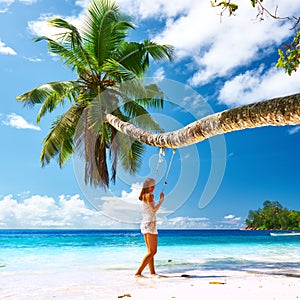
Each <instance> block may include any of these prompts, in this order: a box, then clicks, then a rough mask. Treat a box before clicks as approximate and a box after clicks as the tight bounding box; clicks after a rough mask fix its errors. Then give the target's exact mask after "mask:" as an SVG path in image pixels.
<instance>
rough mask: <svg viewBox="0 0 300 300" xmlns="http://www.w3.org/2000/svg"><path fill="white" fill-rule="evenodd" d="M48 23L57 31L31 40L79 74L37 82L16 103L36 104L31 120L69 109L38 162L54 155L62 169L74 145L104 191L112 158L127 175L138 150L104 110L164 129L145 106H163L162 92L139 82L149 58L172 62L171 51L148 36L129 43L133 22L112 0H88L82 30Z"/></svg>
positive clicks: (137, 161)
mask: <svg viewBox="0 0 300 300" xmlns="http://www.w3.org/2000/svg"><path fill="white" fill-rule="evenodd" d="M48 23H49V25H51V26H53V27H54V28H57V29H59V32H60V33H59V34H57V35H56V36H55V38H53V37H52V38H50V37H46V36H42V37H37V38H35V41H37V42H39V41H46V42H47V44H48V49H49V51H50V52H51V53H52V54H54V55H56V56H59V57H60V58H61V61H62V63H63V64H64V65H65V66H67V67H68V68H70V69H71V70H72V71H73V72H74V73H76V77H77V78H76V79H75V80H71V81H61V82H49V83H46V84H43V85H41V86H39V87H37V88H35V89H33V90H31V91H29V92H27V93H24V94H23V95H20V96H19V97H17V100H18V101H20V102H22V103H23V104H24V105H25V106H29V107H32V106H35V105H39V106H40V111H39V113H38V116H37V122H40V119H41V118H42V117H43V116H44V115H45V114H46V113H52V112H53V111H54V110H55V109H57V108H58V107H62V108H65V107H66V106H68V108H67V111H66V112H65V113H64V114H62V115H61V116H59V117H56V119H55V121H54V122H53V123H52V125H51V129H50V132H49V134H48V135H47V136H46V138H45V139H44V141H43V149H42V152H41V162H42V165H43V166H44V165H45V164H47V163H49V162H50V161H51V159H53V158H54V159H56V160H57V162H58V164H59V166H61V167H62V166H63V165H64V164H65V162H66V161H67V159H68V158H69V157H70V156H71V155H73V153H74V151H75V150H76V151H77V153H79V154H80V155H81V157H83V158H84V159H85V182H86V183H87V184H90V185H94V186H98V187H103V188H106V187H108V186H109V182H110V181H112V182H114V181H115V179H116V172H117V162H120V163H121V165H122V167H123V168H124V169H125V170H128V171H129V172H133V173H134V172H135V171H136V170H137V168H138V167H139V166H140V165H141V160H142V155H143V150H144V147H143V145H142V144H141V143H139V142H137V141H134V140H132V139H130V138H128V137H125V136H122V134H120V133H118V134H117V132H116V130H115V129H114V128H113V127H112V126H111V125H110V124H108V123H106V122H105V115H107V114H108V113H112V114H113V113H115V114H116V115H117V116H118V118H120V119H121V120H123V121H129V120H130V122H132V123H133V124H136V125H139V126H141V127H144V128H145V129H148V130H155V131H162V129H161V128H160V126H159V125H158V124H157V123H156V122H155V121H154V120H153V119H152V117H151V115H150V114H149V112H148V109H149V108H150V107H153V108H163V103H164V95H163V93H162V92H161V91H160V90H159V88H158V87H157V86H156V85H153V84H152V85H148V86H145V85H144V84H143V82H142V80H141V79H142V77H143V75H144V74H145V72H146V71H147V70H148V67H149V65H150V59H153V60H156V61H166V60H172V57H173V48H172V47H171V46H169V45H158V44H156V43H155V42H153V41H149V40H145V41H143V42H142V43H137V42H129V41H127V37H128V31H129V30H131V29H134V25H133V23H132V22H131V20H130V18H129V17H127V16H125V15H123V14H122V13H121V12H120V10H119V8H118V6H117V5H116V3H115V2H113V0H91V2H90V5H89V7H88V10H87V12H86V15H85V18H84V22H83V25H82V28H80V29H79V28H76V27H75V26H73V25H72V24H70V23H68V22H67V21H66V20H63V19H60V18H53V19H51V20H49V21H48ZM66 100H67V101H66ZM109 164H110V165H111V170H109V167H108V165H109Z"/></svg>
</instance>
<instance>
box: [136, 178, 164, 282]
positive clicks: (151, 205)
mask: <svg viewBox="0 0 300 300" xmlns="http://www.w3.org/2000/svg"><path fill="white" fill-rule="evenodd" d="M154 188H155V180H154V179H153V178H147V179H146V180H145V182H144V184H143V188H142V191H141V194H140V196H139V199H140V200H141V201H142V217H143V220H142V222H141V232H142V233H143V234H144V239H145V243H146V246H147V249H148V253H147V254H146V256H145V257H144V258H143V260H142V263H141V265H140V267H139V268H138V270H137V272H136V274H135V276H137V277H139V276H142V272H143V270H144V269H145V267H146V266H147V265H148V267H149V271H150V274H151V275H156V273H155V268H154V255H155V254H156V252H157V229H156V212H157V211H158V210H159V208H160V206H161V205H162V203H163V202H164V199H165V198H164V193H161V194H160V201H159V202H158V204H156V203H155V202H154V195H153V194H152V193H153V191H154Z"/></svg>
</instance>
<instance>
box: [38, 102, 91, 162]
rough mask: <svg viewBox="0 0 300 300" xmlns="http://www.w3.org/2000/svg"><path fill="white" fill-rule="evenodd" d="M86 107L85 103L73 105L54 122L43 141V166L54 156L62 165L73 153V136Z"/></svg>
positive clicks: (41, 157)
mask: <svg viewBox="0 0 300 300" xmlns="http://www.w3.org/2000/svg"><path fill="white" fill-rule="evenodd" d="M84 108H85V105H80V106H78V105H72V106H71V108H70V109H69V110H68V111H67V112H66V113H65V114H64V115H62V116H60V117H58V118H57V120H56V121H54V122H53V123H52V127H51V131H50V132H49V134H48V135H47V136H46V138H45V139H44V141H43V149H42V152H41V156H40V159H41V162H42V165H43V166H44V165H45V164H48V163H49V162H50V160H51V159H52V158H56V159H57V161H58V163H59V166H60V167H62V166H63V165H64V163H65V162H66V160H67V159H68V158H69V156H70V155H72V154H73V136H74V134H75V130H76V126H77V123H78V121H79V119H80V117H81V114H82V112H83V110H84Z"/></svg>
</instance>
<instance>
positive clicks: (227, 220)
mask: <svg viewBox="0 0 300 300" xmlns="http://www.w3.org/2000/svg"><path fill="white" fill-rule="evenodd" d="M219 224H221V225H219V226H218V227H219V228H243V227H245V224H244V222H243V221H242V218H241V217H236V216H235V215H233V214H229V215H227V216H224V218H223V220H222V221H220V222H219Z"/></svg>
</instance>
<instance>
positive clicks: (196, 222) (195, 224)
mask: <svg viewBox="0 0 300 300" xmlns="http://www.w3.org/2000/svg"><path fill="white" fill-rule="evenodd" d="M158 226H159V227H160V228H164V229H168V228H172V229H174V228H181V229H182V228H183V229H208V228H211V227H212V224H211V222H210V220H209V219H208V218H205V217H198V218H192V217H174V218H160V219H158Z"/></svg>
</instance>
